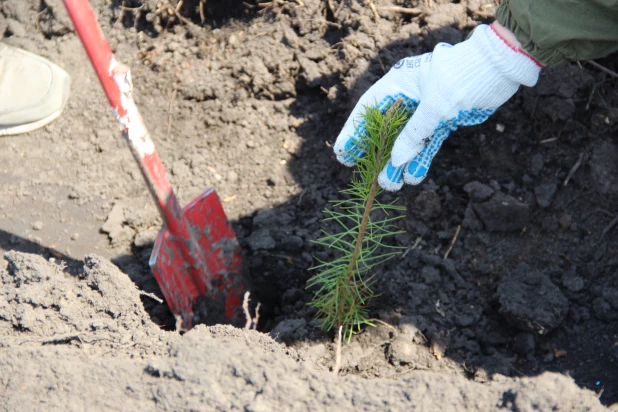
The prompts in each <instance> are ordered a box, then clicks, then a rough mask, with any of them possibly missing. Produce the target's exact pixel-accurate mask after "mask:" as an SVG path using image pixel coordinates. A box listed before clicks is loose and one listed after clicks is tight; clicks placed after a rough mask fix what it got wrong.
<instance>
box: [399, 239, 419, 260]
mask: <svg viewBox="0 0 618 412" xmlns="http://www.w3.org/2000/svg"><path fill="white" fill-rule="evenodd" d="M421 240H423V238H422V237H421V236H419V237H417V238H416V240H415V241H414V244H413V245H412V246H410V247H409V248H408V249H406V251H405V252H403V253H402V255H401V257H400V258H399V259H403V258H405V257H406V255H407V254H408V253H410V251H411V250H414V249H416V248H417V247H418V245H419V244H420V243H421Z"/></svg>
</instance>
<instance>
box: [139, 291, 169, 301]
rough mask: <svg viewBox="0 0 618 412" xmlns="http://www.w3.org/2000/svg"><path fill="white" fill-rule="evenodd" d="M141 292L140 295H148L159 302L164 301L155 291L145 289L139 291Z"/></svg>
mask: <svg viewBox="0 0 618 412" xmlns="http://www.w3.org/2000/svg"><path fill="white" fill-rule="evenodd" d="M139 294H140V295H143V296H148V297H149V298H150V299H152V300H156V301H157V302H159V303H163V300H162V299H159V297H157V296H156V295H155V294H153V293H148V292H144V291H143V290H141V291H140V292H139Z"/></svg>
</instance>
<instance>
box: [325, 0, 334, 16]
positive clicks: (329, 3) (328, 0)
mask: <svg viewBox="0 0 618 412" xmlns="http://www.w3.org/2000/svg"><path fill="white" fill-rule="evenodd" d="M326 4H327V5H328V9H329V10H330V12H331V13H333V17H335V7H333V1H332V0H326Z"/></svg>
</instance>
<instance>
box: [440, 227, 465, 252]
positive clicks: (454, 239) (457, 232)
mask: <svg viewBox="0 0 618 412" xmlns="http://www.w3.org/2000/svg"><path fill="white" fill-rule="evenodd" d="M460 231H461V225H457V229H456V230H455V234H454V235H453V238H452V239H451V244H450V245H449V247H448V249H446V253H444V259H446V258H447V257H448V255H449V254H450V253H451V250H453V246H455V242H457V236H459V232H460Z"/></svg>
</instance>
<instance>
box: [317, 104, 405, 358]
mask: <svg viewBox="0 0 618 412" xmlns="http://www.w3.org/2000/svg"><path fill="white" fill-rule="evenodd" d="M402 102H403V99H399V100H397V101H395V102H394V103H393V104H392V105H391V106H390V107H389V108H388V110H386V112H385V113H383V112H382V111H381V110H380V109H379V108H377V107H366V108H365V114H364V115H363V120H364V130H362V129H363V128H359V129H358V132H359V135H360V140H359V141H358V142H357V145H358V146H360V148H361V149H362V151H363V152H364V153H365V156H363V157H362V158H358V159H356V160H357V166H358V168H357V170H356V171H355V172H354V174H353V176H352V179H351V182H350V184H349V187H348V188H347V189H345V190H342V191H341V193H342V194H343V197H345V200H336V201H332V202H331V203H332V205H331V208H328V209H326V210H324V214H325V215H326V217H325V218H324V220H325V221H334V222H335V223H336V224H337V227H338V228H339V230H338V231H337V233H329V232H327V231H322V233H323V236H322V237H321V238H319V239H318V240H316V243H317V244H319V245H322V246H324V247H326V248H329V249H331V250H335V251H336V253H335V254H336V257H335V259H334V260H332V261H321V260H319V259H317V261H318V265H316V266H315V267H313V268H312V269H313V270H315V271H317V273H316V274H315V275H314V276H313V277H312V278H311V279H309V281H308V287H309V288H314V289H315V294H314V297H313V300H312V302H311V303H310V304H311V305H312V306H313V307H315V308H316V309H317V313H316V319H318V320H319V321H320V322H321V324H322V327H323V329H324V330H325V331H330V330H332V329H333V328H337V329H338V330H339V336H340V337H339V339H341V331H342V330H343V339H345V340H346V341H348V342H349V341H350V338H351V337H352V335H353V334H354V333H356V332H359V331H360V330H361V327H362V326H363V325H372V323H371V321H370V320H369V318H368V309H367V303H368V301H369V300H370V299H371V298H372V297H374V296H375V295H374V293H373V291H372V284H373V281H372V278H373V276H372V275H371V271H372V269H374V268H375V267H376V266H377V265H379V264H381V263H383V262H384V261H386V260H388V259H389V258H391V257H393V256H394V255H396V254H397V253H398V250H395V249H398V248H397V247H394V246H390V245H388V244H386V243H385V242H384V240H385V239H387V238H389V237H391V236H393V235H395V234H397V233H399V230H398V229H397V227H396V226H395V225H394V222H395V220H397V219H400V218H401V217H403V216H396V215H394V216H393V213H392V212H395V211H401V210H405V207H402V206H397V205H396V204H394V203H395V202H392V203H381V202H380V201H378V199H377V196H379V195H380V193H381V192H382V188H381V187H380V186H379V185H378V175H379V174H380V171H381V170H382V169H383V168H384V166H385V165H386V164H387V162H388V160H389V159H390V153H391V149H392V147H393V144H394V142H395V139H396V138H397V136H398V135H399V133H400V132H401V130H402V129H403V127H404V126H405V124H406V122H407V120H408V119H409V118H410V116H411V115H412V110H410V109H408V108H407V107H406V106H405V105H402ZM338 345H339V346H338V347H340V342H339V343H338ZM337 369H338V367H336V368H335V370H337Z"/></svg>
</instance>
